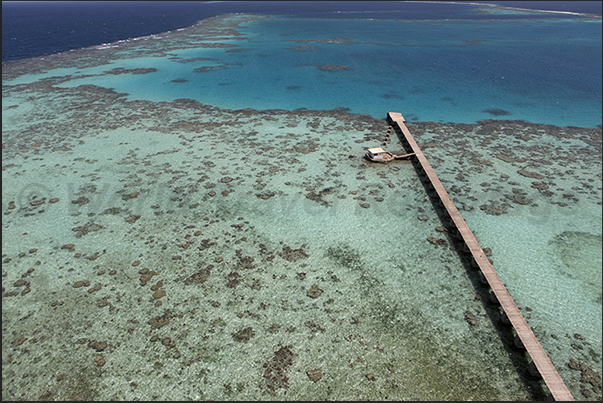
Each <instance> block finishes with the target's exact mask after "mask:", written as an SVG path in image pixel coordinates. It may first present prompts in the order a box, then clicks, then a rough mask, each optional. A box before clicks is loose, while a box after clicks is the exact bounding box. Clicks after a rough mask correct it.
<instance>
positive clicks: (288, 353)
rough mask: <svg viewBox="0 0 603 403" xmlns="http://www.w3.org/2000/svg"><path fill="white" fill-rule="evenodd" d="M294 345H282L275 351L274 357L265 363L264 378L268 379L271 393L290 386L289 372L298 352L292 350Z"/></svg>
mask: <svg viewBox="0 0 603 403" xmlns="http://www.w3.org/2000/svg"><path fill="white" fill-rule="evenodd" d="M292 347H293V346H290V345H289V346H281V347H280V348H279V349H278V350H276V351H275V352H274V357H272V359H271V360H270V361H268V362H266V363H264V365H263V367H264V368H265V370H264V378H265V379H266V390H267V391H268V392H269V393H274V392H276V390H277V389H281V388H282V389H288V388H289V376H288V375H287V372H288V371H289V368H290V367H291V365H293V358H294V357H295V356H296V354H295V353H294V352H293V350H292Z"/></svg>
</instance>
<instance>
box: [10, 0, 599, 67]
mask: <svg viewBox="0 0 603 403" xmlns="http://www.w3.org/2000/svg"><path fill="white" fill-rule="evenodd" d="M458 3H461V2H457V4H448V3H435V4H434V3H429V4H427V3H419V2H392V1H233V2H196V1H149V2H147V1H140V2H139V1H71V2H53V1H49V2H43V1H42V2H36V1H34V2H2V60H3V61H8V60H17V59H24V58H28V57H36V56H42V55H48V54H52V53H57V52H63V51H67V50H70V49H79V48H83V47H87V46H93V45H98V44H101V43H107V42H113V41H117V40H120V39H127V38H134V37H140V36H146V35H150V34H155V33H160V32H165V31H168V30H174V29H177V28H182V27H186V26H190V25H192V24H194V23H195V22H197V21H199V20H202V19H205V18H209V17H212V16H215V15H220V14H224V13H256V14H271V15H287V16H295V17H300V18H331V19H347V18H362V19H367V18H373V19H408V20H421V19H451V18H454V19H503V18H504V19H506V18H509V16H508V15H497V14H489V15H485V14H480V13H476V7H475V6H474V5H471V4H469V2H467V3H468V4H458ZM486 3H488V2H486ZM489 3H500V4H504V5H505V6H511V7H525V8H532V9H548V10H559V11H570V12H579V13H595V14H599V15H600V14H601V2H599V1H574V2H558V1H553V2H533V1H510V2H489ZM357 11H363V12H364V13H362V14H360V13H355V12H357ZM367 11H368V13H366V12H367ZM543 17H544V16H543V15H538V14H525V15H513V19H527V18H543ZM567 17H568V15H567V14H558V15H556V14H548V15H546V18H567Z"/></svg>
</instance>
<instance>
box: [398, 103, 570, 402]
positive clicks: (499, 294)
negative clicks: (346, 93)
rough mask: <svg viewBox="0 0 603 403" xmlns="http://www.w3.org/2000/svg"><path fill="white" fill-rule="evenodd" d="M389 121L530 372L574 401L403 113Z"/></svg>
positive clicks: (561, 397)
mask: <svg viewBox="0 0 603 403" xmlns="http://www.w3.org/2000/svg"><path fill="white" fill-rule="evenodd" d="M387 120H388V122H389V124H390V125H391V126H392V127H393V128H394V130H396V131H397V132H398V133H401V134H402V135H403V138H404V140H405V141H406V143H407V144H406V145H407V146H409V147H410V148H411V149H412V152H413V153H414V154H415V157H416V159H417V161H418V164H419V169H420V170H421V171H422V173H423V174H424V175H425V176H426V178H427V179H428V184H429V187H430V190H432V192H433V193H435V195H434V196H437V198H438V199H439V203H440V204H441V206H442V207H443V208H444V209H445V210H446V212H447V214H448V224H449V226H450V229H451V232H452V233H453V234H456V236H457V238H458V240H459V241H461V242H462V243H464V248H465V250H466V251H467V252H470V253H471V255H472V258H473V261H472V264H473V265H474V266H475V265H476V266H477V267H478V268H479V269H480V270H481V273H482V275H483V278H484V279H485V281H487V283H488V285H489V286H490V288H491V289H492V294H493V296H494V298H496V300H497V301H498V303H500V305H501V307H502V309H503V311H504V314H503V320H504V321H508V322H510V324H511V325H512V326H513V328H514V329H515V332H516V334H517V336H516V339H515V345H516V346H517V347H520V348H525V349H526V350H527V352H528V354H529V355H530V357H531V358H532V364H531V365H530V366H531V371H530V372H531V373H533V374H535V375H538V374H539V375H540V376H541V377H542V379H543V380H544V382H545V384H546V386H547V387H548V389H549V391H550V392H551V396H552V397H553V399H555V400H565V401H567V400H574V398H573V396H572V394H571V393H570V391H569V389H568V388H567V386H566V385H565V383H564V382H563V379H561V376H559V373H558V372H557V370H556V369H555V366H554V365H553V363H552V362H551V360H550V358H549V357H548V355H547V354H546V352H545V351H544V349H543V348H542V346H541V345H540V343H539V342H538V340H537V339H536V336H535V335H534V333H533V332H532V329H531V328H530V326H529V325H528V323H527V322H526V320H525V318H524V317H523V315H522V314H521V312H520V311H519V308H517V305H515V302H514V301H513V299H512V298H511V295H510V294H509V292H508V291H507V289H506V288H505V286H504V285H503V283H502V281H501V280H500V278H499V277H498V275H497V274H496V272H495V271H494V268H493V267H492V264H491V263H490V261H489V260H488V258H487V257H486V255H485V253H484V251H483V250H482V248H481V247H480V246H479V244H478V242H477V240H476V239H475V236H474V235H473V233H472V232H471V230H470V229H469V227H468V226H467V223H465V220H464V219H463V217H461V214H460V213H459V211H458V209H457V208H456V206H455V205H454V203H453V202H452V200H451V199H450V196H448V192H447V191H446V189H445V188H444V186H443V185H442V183H441V182H440V180H439V179H438V177H437V175H436V174H435V172H434V170H433V168H432V167H431V165H429V162H428V161H427V158H425V155H423V152H422V151H421V149H420V148H419V146H418V144H417V142H416V141H415V140H414V138H413V137H412V135H411V134H410V132H409V131H408V128H407V127H406V124H405V123H404V122H405V120H404V117H402V114H400V113H396V112H389V113H388V114H387ZM534 367H535V368H534Z"/></svg>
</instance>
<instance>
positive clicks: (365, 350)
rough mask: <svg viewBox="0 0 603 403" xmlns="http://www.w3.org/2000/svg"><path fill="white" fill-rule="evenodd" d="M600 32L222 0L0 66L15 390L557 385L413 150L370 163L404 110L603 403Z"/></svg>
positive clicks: (163, 392) (261, 394)
mask: <svg viewBox="0 0 603 403" xmlns="http://www.w3.org/2000/svg"><path fill="white" fill-rule="evenodd" d="M600 24H601V22H600V20H588V19H572V20H569V19H568V20H539V21H537V22H535V21H525V20H522V21H514V20H505V21H463V22H459V21H375V20H355V21H348V20H328V21H325V20H322V21H315V20H309V19H287V18H266V17H261V16H249V15H228V16H221V17H217V18H212V19H208V20H204V21H202V22H201V23H200V24H198V25H195V26H193V27H190V28H187V29H184V30H178V31H174V32H170V33H165V34H160V35H156V36H151V37H147V38H143V39H138V40H129V41H121V42H119V43H115V44H106V45H103V46H99V47H95V48H88V49H81V50H77V51H72V52H66V53H62V54H57V55H51V56H47V57H43V58H35V59H27V60H23V61H16V62H11V63H7V64H5V65H3V102H2V110H3V112H2V118H3V119H2V122H3V123H2V125H3V130H2V133H3V177H2V178H3V184H4V186H3V187H2V193H3V194H2V211H3V213H4V216H3V237H2V246H3V308H2V309H3V333H2V337H3V343H2V345H3V347H2V348H3V354H2V355H3V399H10V400H12V399H18V398H26V399H36V398H51V399H81V398H87V399H111V398H115V399H136V398H143V399H165V400H167V399H170V400H171V399H214V400H215V399H350V400H352V399H353V400H360V399H367V400H376V399H380V400H381V399H401V400H402V399H404V400H407V399H413V400H432V399H442V400H452V399H462V400H473V399H480V400H493V399H505V400H506V399H509V400H510V399H527V400H533V399H541V398H543V397H545V396H546V394H547V393H548V392H547V389H546V387H545V386H544V385H543V384H542V383H541V381H539V380H536V379H533V378H531V377H530V376H529V375H528V373H527V366H528V360H527V359H526V356H525V355H524V354H523V353H521V352H518V351H516V350H515V349H514V347H513V343H512V339H513V334H512V332H511V331H510V330H509V329H506V328H504V327H501V326H500V325H499V323H498V318H499V316H500V311H499V310H498V308H497V307H496V306H495V305H493V304H492V303H491V302H489V300H488V293H487V290H486V289H484V287H482V286H481V285H480V284H479V280H478V276H477V274H476V272H475V271H472V270H471V269H469V268H468V267H467V266H466V265H465V264H464V261H463V260H462V258H461V257H460V256H459V254H458V252H457V251H456V250H455V249H454V248H453V247H452V244H451V243H450V240H449V239H448V237H447V235H446V231H445V228H442V225H443V224H442V222H440V220H439V218H438V214H437V210H436V209H435V208H434V207H433V205H432V204H431V202H430V200H429V197H428V195H427V193H426V191H425V189H424V187H423V185H422V184H421V182H420V180H419V178H418V177H417V175H416V172H415V171H414V168H413V166H412V164H411V163H409V162H406V161H400V162H396V163H392V164H387V165H374V164H370V163H369V162H367V161H364V160H363V159H362V155H363V154H364V152H365V149H366V148H368V147H373V146H378V145H381V144H382V142H383V141H384V139H386V132H387V129H388V126H387V123H386V121H385V120H384V118H385V115H386V113H387V111H388V110H391V111H395V112H401V113H402V114H403V115H404V116H405V117H406V118H407V120H408V125H409V128H410V130H411V132H412V133H413V135H414V136H415V137H416V138H417V140H418V142H419V144H420V145H421V147H422V148H423V150H424V152H425V154H426V156H427V157H428V158H429V161H430V163H431V164H432V165H433V167H434V168H435V170H436V172H437V174H438V176H439V177H440V178H441V179H442V182H443V183H444V185H445V186H446V187H447V188H448V189H449V191H450V194H451V197H452V198H453V200H454V201H455V203H456V204H457V206H458V207H459V209H460V210H461V213H462V215H463V217H464V218H465V220H466V221H467V223H468V224H469V226H470V227H471V228H472V230H473V231H474V234H475V235H476V236H477V237H478V239H479V241H480V244H481V246H482V247H483V248H486V247H488V248H490V249H491V250H492V256H491V258H492V260H493V262H494V267H495V269H496V270H497V273H498V274H499V276H500V277H501V279H502V280H503V282H504V283H505V285H506V286H507V288H508V290H509V292H510V293H511V295H512V297H513V298H514V299H515V301H516V303H517V305H518V306H519V307H520V309H521V310H522V312H523V313H524V315H525V317H526V319H527V320H528V323H529V324H530V325H531V326H532V328H533V330H534V332H535V334H536V336H537V337H538V339H539V340H540V342H541V344H542V345H543V347H544V348H545V350H546V351H547V353H548V354H549V356H550V357H551V360H552V361H553V363H554V364H555V366H556V368H557V369H558V371H559V372H560V374H561V376H562V378H563V379H564V381H565V382H566V384H567V386H568V387H569V389H570V390H571V391H572V394H573V395H574V396H575V397H576V398H577V399H586V400H591V399H597V398H598V399H600V396H601V390H600V376H599V375H600V373H601V129H600V127H599V128H597V127H596V126H597V125H599V126H600V124H601V48H600V32H601V31H600V28H601V27H600ZM195 69H196V71H195ZM492 118H495V119H494V120H492ZM484 119H490V120H484ZM497 119H501V120H497ZM504 119H506V120H504ZM568 126H573V127H568ZM384 147H386V148H387V149H390V150H399V149H401V147H402V146H401V144H400V142H399V141H398V139H396V138H395V136H392V138H391V139H390V140H389V141H387V142H386V144H385V146H384ZM430 239H431V240H432V241H434V240H436V239H439V240H440V242H439V243H441V244H440V245H438V244H437V242H436V244H434V243H433V242H430V241H429V240H430ZM571 360H576V362H577V363H582V364H581V366H578V367H576V365H573V364H572V363H573V361H571ZM572 367H573V368H572ZM597 376H599V378H598V379H599V381H598V382H599V383H598V386H597Z"/></svg>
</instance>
